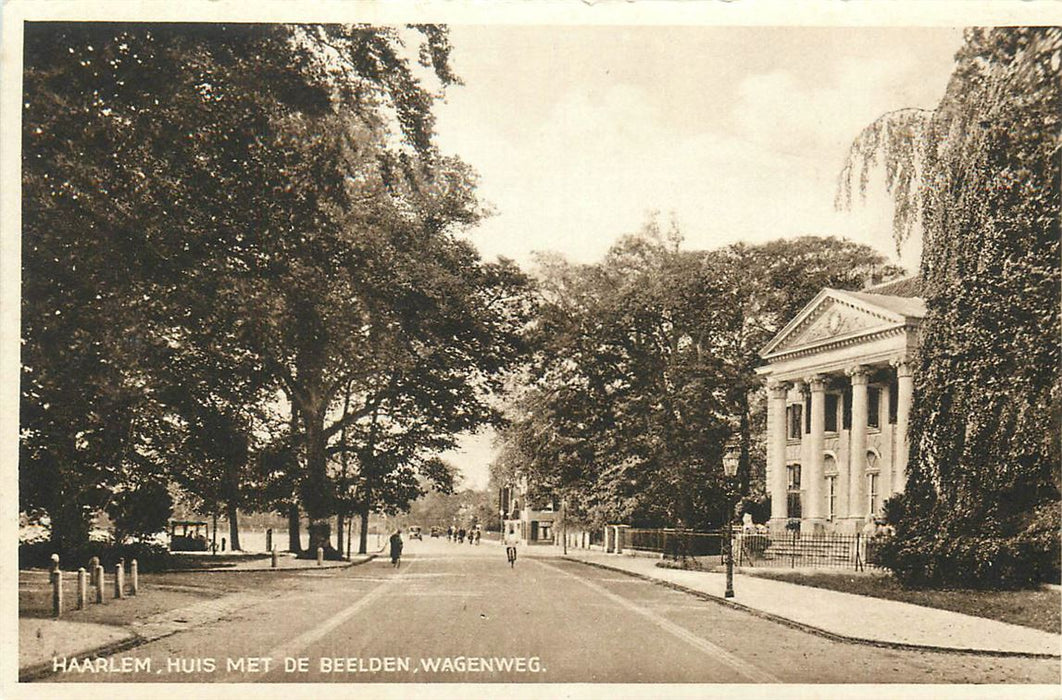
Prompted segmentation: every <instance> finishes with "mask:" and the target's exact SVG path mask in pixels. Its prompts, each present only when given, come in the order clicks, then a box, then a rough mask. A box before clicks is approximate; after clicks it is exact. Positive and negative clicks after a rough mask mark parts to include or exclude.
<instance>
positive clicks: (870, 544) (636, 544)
mask: <svg viewBox="0 0 1062 700" xmlns="http://www.w3.org/2000/svg"><path fill="white" fill-rule="evenodd" d="M725 537H726V531H725V530H718V531H713V532H698V531H693V530H678V529H637V528H628V529H625V531H624V535H623V544H622V546H623V549H625V550H636V551H643V552H658V553H659V554H660V555H661V557H662V558H665V559H676V560H677V559H683V558H690V557H695V558H705V557H708V558H715V557H718V559H717V561H718V562H719V563H723V561H724V560H725V553H726V546H725ZM732 537H733V539H732V543H733V547H734V550H733V551H734V564H735V565H737V566H747V567H756V566H769V567H780V566H784V567H789V568H794V569H796V568H835V569H836V568H840V569H853V570H856V571H861V570H863V569H864V568H867V567H871V568H876V567H879V566H881V564H880V558H879V554H878V552H879V549H880V546H881V543H882V542H884V541H885V539H886V538H887V536H884V535H878V536H869V537H868V536H867V535H863V534H860V533H856V534H851V535H848V534H834V533H822V534H815V535H812V534H801V533H800V532H785V533H783V534H769V533H765V532H762V531H740V530H737V529H735V530H734V531H733V535H732ZM705 563H708V562H705ZM712 563H714V562H712Z"/></svg>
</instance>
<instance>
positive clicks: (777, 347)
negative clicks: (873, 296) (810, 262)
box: [760, 289, 907, 357]
mask: <svg viewBox="0 0 1062 700" xmlns="http://www.w3.org/2000/svg"><path fill="white" fill-rule="evenodd" d="M866 296H868V295H860V296H859V297H855V296H853V295H850V294H847V293H845V292H841V291H838V290H833V289H824V290H823V291H821V292H819V294H818V295H817V296H816V297H815V298H814V299H813V300H812V301H811V302H810V303H809V304H808V305H807V306H805V307H804V308H803V309H802V310H801V311H800V313H798V314H797V315H796V317H794V318H793V320H792V321H790V322H789V323H788V324H787V325H786V327H785V328H783V329H782V330H781V331H780V332H779V333H778V335H776V336H775V337H774V339H773V340H771V342H770V343H768V344H767V346H766V347H764V348H763V350H762V351H761V352H760V355H761V356H762V357H768V356H773V355H779V354H784V353H787V352H792V351H794V350H798V349H806V348H811V347H814V346H816V345H825V344H828V343H832V342H835V341H838V340H842V339H846V338H854V337H858V336H860V335H864V334H869V333H875V332H877V331H881V330H886V329H889V328H896V327H897V326H902V325H903V324H904V323H906V321H907V318H906V317H905V316H904V315H903V314H900V313H897V312H896V311H893V310H890V309H887V308H884V307H881V306H877V305H875V304H873V303H870V302H868V301H866V300H865V297H866Z"/></svg>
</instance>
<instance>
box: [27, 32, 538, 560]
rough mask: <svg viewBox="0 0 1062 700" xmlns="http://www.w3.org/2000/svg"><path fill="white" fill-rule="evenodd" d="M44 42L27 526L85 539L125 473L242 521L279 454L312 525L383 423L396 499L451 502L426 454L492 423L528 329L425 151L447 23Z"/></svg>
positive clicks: (32, 125) (511, 288) (33, 219)
mask: <svg viewBox="0 0 1062 700" xmlns="http://www.w3.org/2000/svg"><path fill="white" fill-rule="evenodd" d="M411 37H419V41H420V45H419V50H417V51H415V55H414V56H412V57H411V55H410V54H411V51H410V50H409V48H408V47H407V41H409V40H410V39H411ZM25 46H26V56H25V95H26V99H25V108H24V119H23V154H24V162H23V166H24V167H23V199H24V208H23V212H24V230H23V237H24V245H23V281H24V285H23V290H24V297H23V309H22V311H23V313H22V317H23V328H22V336H23V388H22V415H23V422H22V454H21V465H20V486H21V493H22V496H23V497H22V503H21V504H20V505H21V506H22V508H23V509H25V510H28V511H32V512H39V513H46V514H48V515H49V516H50V518H51V521H52V524H53V537H55V538H56V539H57V540H60V539H62V537H64V536H67V535H69V536H70V537H72V538H74V539H78V538H83V537H84V535H85V533H86V532H87V526H86V525H85V522H86V514H87V513H88V512H90V511H91V510H93V509H98V508H100V507H102V505H103V503H104V502H105V501H106V498H107V497H108V494H109V492H110V491H111V490H113V489H114V488H115V487H117V486H119V485H120V484H121V483H122V481H123V479H124V478H125V477H124V475H125V473H126V471H127V470H129V469H137V470H141V471H143V470H150V471H153V472H158V473H163V474H167V475H169V477H170V478H173V479H175V480H177V481H179V482H181V483H183V484H184V485H185V486H186V487H189V488H193V489H197V490H201V491H204V493H203V494H200V495H202V496H209V493H207V492H210V491H211V490H214V491H216V490H218V489H219V488H221V490H222V491H223V492H224V498H223V500H227V501H229V502H230V503H231V502H232V501H233V500H234V499H235V500H237V501H238V500H239V499H240V498H242V497H241V496H240V495H239V494H238V493H237V492H236V491H235V490H233V488H231V487H232V481H233V478H234V477H233V475H234V474H240V473H243V474H244V475H245V476H243V477H239V478H238V479H237V480H238V481H245V480H246V473H247V472H248V469H249V467H251V466H254V465H255V464H259V465H260V464H261V460H260V459H258V458H257V457H256V456H255V455H257V454H258V453H261V454H263V455H265V454H266V453H268V454H269V455H271V457H269V458H267V459H266V462H267V463H268V464H269V465H270V466H269V469H270V470H272V471H273V477H274V478H273V482H274V483H281V482H283V481H285V479H283V478H280V475H278V474H276V473H275V470H276V469H278V468H279V469H282V470H292V469H294V470H297V472H298V473H297V474H296V475H294V478H292V479H288V481H289V482H290V483H289V487H290V488H293V489H295V490H296V491H297V493H298V495H299V498H300V500H301V503H302V505H303V506H304V507H305V508H306V510H307V512H308V514H309V515H310V516H311V518H312V519H314V520H318V521H319V520H322V519H323V518H325V517H327V516H328V515H330V514H332V513H333V512H334V510H335V484H334V479H333V474H332V471H331V470H332V467H331V466H330V460H331V458H332V457H333V456H335V455H337V454H342V455H344V456H345V457H349V456H350V455H351V454H353V455H355V456H356V457H362V458H367V459H368V458H370V457H371V452H372V451H371V450H370V451H366V450H365V449H364V447H365V442H364V441H365V440H366V431H367V430H368V428H367V426H368V425H369V424H370V423H373V422H374V421H379V420H382V419H386V421H387V424H386V426H385V431H384V432H383V433H380V434H381V435H386V437H387V438H388V439H390V440H392V441H395V440H398V437H397V435H398V434H399V433H403V432H404V434H405V438H404V440H405V444H404V447H403V449H402V450H399V451H396V452H394V453H392V454H391V455H390V456H391V458H392V461H391V462H390V463H389V464H388V465H387V468H386V469H385V470H384V471H383V472H382V473H380V474H379V476H380V478H385V477H387V475H388V474H390V473H391V472H392V471H393V470H402V469H413V470H414V471H415V472H416V471H417V470H418V468H421V467H422V468H423V471H424V473H426V474H428V475H429V476H435V477H438V478H439V480H440V481H441V482H445V478H444V477H442V476H440V473H439V470H438V469H436V468H435V467H434V463H433V462H431V460H430V459H427V458H426V457H425V454H426V453H427V452H429V451H431V450H433V449H438V448H439V447H440V446H442V447H445V446H447V445H448V444H449V440H452V437H450V435H451V434H452V433H453V432H455V431H459V430H465V429H472V428H474V427H476V426H477V425H479V424H481V423H483V422H485V421H489V420H491V419H492V418H493V411H492V410H491V409H490V407H489V405H488V397H489V394H490V391H491V389H492V388H493V387H494V386H496V384H497V382H498V381H499V379H498V378H499V376H500V374H501V373H503V372H504V371H505V370H506V369H507V368H508V367H509V365H510V364H511V363H512V362H513V361H514V358H515V356H516V355H517V354H518V353H519V351H520V344H521V340H520V334H521V330H522V327H523V325H525V323H526V315H527V312H528V308H529V307H528V306H527V304H526V295H525V294H524V292H523V291H522V290H523V288H524V287H526V279H525V278H523V276H522V275H521V274H520V273H519V271H518V270H516V269H515V268H514V267H513V266H512V265H511V264H510V263H507V262H504V261H501V262H498V263H485V262H483V261H482V260H480V258H479V256H478V254H477V253H476V251H475V250H474V249H473V248H472V247H471V245H470V244H469V243H467V241H465V240H464V239H463V238H462V237H461V236H460V232H461V231H462V229H463V228H464V227H467V226H469V225H472V224H474V223H475V222H476V221H477V220H478V218H479V217H480V215H481V213H480V210H479V206H478V203H477V200H476V197H475V175H474V173H473V172H472V171H471V169H470V168H468V166H467V165H465V164H464V163H462V162H461V161H460V160H459V159H457V158H455V157H451V156H446V155H444V154H441V153H439V152H437V150H436V149H435V147H434V143H433V124H434V118H433V115H432V106H433V103H434V100H435V97H436V96H437V95H438V94H439V92H440V90H441V89H443V88H445V87H446V86H447V85H449V84H452V83H453V82H455V81H456V76H455V75H454V73H453V72H452V70H451V68H450V66H449V64H448V58H449V44H448V39H447V36H446V32H445V30H443V29H441V28H439V27H435V26H417V27H409V28H393V27H366V26H357V25H312V26H311V25H307V26H302V25H225V24H218V25H182V24H171V25H153V26H143V25H122V24H99V25H94V24H31V25H28V27H27V31H26V42H25ZM429 72H430V74H431V75H433V76H434V77H433V80H434V84H427V83H426V82H425V81H426V80H427V79H428V78H427V76H428V74H429ZM351 394H353V395H355V396H357V397H358V398H359V399H360V402H358V403H356V404H354V409H353V410H347V411H344V410H342V409H341V405H342V404H343V400H344V399H345V398H347V397H349V396H350V395H351ZM346 405H347V408H348V409H349V408H350V405H351V404H350V402H349V401H348V402H347V404H346ZM278 413H279V414H280V415H277V414H278ZM270 414H272V415H270ZM284 414H287V416H285V415H284ZM277 426H284V427H283V428H281V429H279V431H276V430H274V431H273V433H274V434H270V431H271V429H275V428H277ZM271 427H272V428H271ZM359 430H360V432H359ZM340 437H343V438H344V439H345V440H346V441H347V443H351V442H354V441H360V442H359V444H358V445H356V446H355V447H354V448H353V449H348V447H349V445H344V446H342V449H339V450H336V442H337V441H338V440H339V439H340ZM193 448H194V449H193ZM283 455H287V457H284V458H280V457H278V456H283ZM274 457H276V458H274ZM192 461H195V462H196V464H194V465H193V464H189V462H192ZM212 464H213V465H215V466H213V467H212V466H211V465H212ZM366 465H368V466H369V467H370V468H371V469H380V468H381V467H380V460H379V459H370V461H369V462H367V463H366V464H360V463H359V464H357V465H355V466H356V467H358V468H361V467H365V466H366ZM387 478H390V477H387ZM394 478H396V479H397V478H398V477H397V476H395V477H394ZM399 481H400V482H401V483H403V484H407V485H408V483H410V482H409V480H408V479H399ZM414 483H420V482H419V481H414ZM219 484H220V485H219ZM225 484H228V486H224V485H225ZM223 486H224V488H222V487H223ZM396 493H397V492H396ZM402 493H403V494H405V495H401V496H398V497H399V498H400V499H408V494H407V493H405V492H402ZM293 495H294V494H293ZM311 544H312V545H313V544H317V543H311Z"/></svg>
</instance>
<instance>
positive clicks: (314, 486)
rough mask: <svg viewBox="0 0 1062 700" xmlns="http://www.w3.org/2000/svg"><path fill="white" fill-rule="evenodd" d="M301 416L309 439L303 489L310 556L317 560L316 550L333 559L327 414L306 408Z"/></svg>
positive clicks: (307, 441)
mask: <svg viewBox="0 0 1062 700" xmlns="http://www.w3.org/2000/svg"><path fill="white" fill-rule="evenodd" d="M299 414H300V415H301V416H302V421H303V428H304V435H305V437H306V480H305V481H304V482H303V485H302V504H303V506H304V507H305V508H306V515H308V516H309V518H310V547H309V553H310V555H311V556H317V548H318V547H321V548H323V549H324V550H325V553H326V555H328V556H329V557H330V558H332V557H334V556H335V549H333V548H332V542H331V536H332V524H331V523H330V522H329V518H330V517H331V515H332V506H333V503H334V501H335V499H334V498H333V484H332V483H331V480H330V479H329V478H328V449H327V439H326V438H325V431H324V411H323V410H321V411H317V410H311V409H309V408H307V407H306V406H304V407H303V408H302V409H301V410H300V411H299Z"/></svg>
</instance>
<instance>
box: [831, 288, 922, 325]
mask: <svg viewBox="0 0 1062 700" xmlns="http://www.w3.org/2000/svg"><path fill="white" fill-rule="evenodd" d="M845 294H847V295H849V296H852V297H855V298H856V299H859V300H861V301H864V302H866V303H868V304H870V305H871V306H878V307H881V308H883V309H887V310H889V311H892V312H894V313H898V314H902V315H904V316H907V317H909V318H925V315H926V302H925V300H923V299H922V298H921V297H907V296H893V295H886V294H879V293H876V292H866V291H864V292H845Z"/></svg>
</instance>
